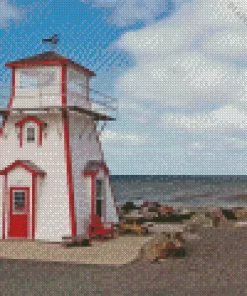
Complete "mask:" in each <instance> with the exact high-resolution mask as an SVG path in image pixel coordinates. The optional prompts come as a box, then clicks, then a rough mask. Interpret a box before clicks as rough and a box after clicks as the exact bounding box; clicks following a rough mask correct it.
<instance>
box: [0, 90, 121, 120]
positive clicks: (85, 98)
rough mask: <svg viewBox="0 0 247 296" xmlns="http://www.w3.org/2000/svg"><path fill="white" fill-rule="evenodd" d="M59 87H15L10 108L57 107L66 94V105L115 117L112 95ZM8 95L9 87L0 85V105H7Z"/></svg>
mask: <svg viewBox="0 0 247 296" xmlns="http://www.w3.org/2000/svg"><path fill="white" fill-rule="evenodd" d="M52 88H53V91H52ZM55 88H57V91H54V89H55ZM60 89H61V85H52V86H44V87H43V88H34V87H32V88H23V87H15V95H14V99H13V105H12V108H42V107H49V106H52V107H55V106H58V107H59V106H61V102H62V96H63V95H66V97H67V105H68V106H77V107H81V108H85V109H88V110H90V111H94V112H98V113H101V114H102V113H103V114H106V115H108V116H111V117H113V118H116V117H117V114H118V100H117V99H116V98H113V97H112V96H109V95H106V94H103V93H101V92H100V91H98V90H95V89H93V88H88V87H82V92H81V93H79V92H76V91H73V90H70V89H68V90H67V92H66V93H65V94H63V93H62V91H61V90H60ZM10 97H11V90H10V87H9V86H3V85H0V106H1V107H7V105H8V102H9V100H10Z"/></svg>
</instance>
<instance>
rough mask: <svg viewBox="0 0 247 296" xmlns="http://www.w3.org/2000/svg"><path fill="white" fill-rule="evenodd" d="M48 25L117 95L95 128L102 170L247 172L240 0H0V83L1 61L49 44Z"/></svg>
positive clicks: (246, 36)
mask: <svg viewBox="0 0 247 296" xmlns="http://www.w3.org/2000/svg"><path fill="white" fill-rule="evenodd" d="M53 33H58V34H60V42H59V44H58V47H57V49H56V50H57V51H58V52H59V53H61V54H62V55H65V56H67V57H69V58H71V59H73V60H74V61H76V62H78V63H80V64H82V65H83V66H85V67H87V68H89V69H91V70H93V71H95V72H96V73H97V76H96V77H95V78H93V79H92V81H91V83H92V87H93V88H95V89H97V90H100V91H102V92H105V93H107V94H109V95H112V96H114V97H116V98H118V105H119V112H118V116H117V120H116V121H115V122H110V123H107V125H106V127H105V129H104V131H103V132H102V134H101V140H102V146H103V149H104V156H105V160H106V162H107V164H108V166H109V168H110V171H111V174H114V175H117V174H120V175H121V174H125V175H133V174H134V175H138V174H140V175H149V174H152V175H163V174H164V175H245V174H246V173H247V119H246V118H247V93H246V92H247V75H246V74H247V71H246V67H247V3H246V2H245V1H244V0H238V1H236V0H233V1H230V0H229V1H228V0H217V1H215V0H207V1H205V0H152V1H150V0H149V1H148V0H72V1H66V0H56V1H54V0H46V1H44V0H43V1H33V0H18V1H17V0H16V1H10V0H0V42H1V46H0V86H1V88H2V90H3V89H7V88H8V87H9V78H10V75H9V74H10V73H9V70H7V69H5V67H4V64H5V62H6V61H9V60H15V59H18V58H22V57H25V56H29V55H32V54H37V53H40V52H42V51H45V50H49V48H48V47H47V45H42V43H41V39H42V38H45V37H49V36H50V35H52V34H53ZM2 93H3V92H2ZM1 104H2V106H6V105H7V97H2V98H1Z"/></svg>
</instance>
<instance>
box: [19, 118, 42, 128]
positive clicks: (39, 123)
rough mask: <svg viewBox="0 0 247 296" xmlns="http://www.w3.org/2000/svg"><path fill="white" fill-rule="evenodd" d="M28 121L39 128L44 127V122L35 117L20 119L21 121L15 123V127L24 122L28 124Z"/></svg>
mask: <svg viewBox="0 0 247 296" xmlns="http://www.w3.org/2000/svg"><path fill="white" fill-rule="evenodd" d="M29 121H33V122H35V123H36V124H37V125H38V126H40V127H42V126H44V124H45V123H44V121H42V120H40V119H39V118H37V117H35V116H26V117H24V118H22V119H21V120H19V121H17V122H16V124H15V125H16V126H22V125H24V124H25V123H26V122H29Z"/></svg>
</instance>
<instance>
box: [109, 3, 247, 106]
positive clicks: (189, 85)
mask: <svg viewBox="0 0 247 296" xmlns="http://www.w3.org/2000/svg"><path fill="white" fill-rule="evenodd" d="M228 3H229V2H228V1H226V0H219V1H218V2H215V1H213V0H208V1H204V0H203V1H202V0H192V1H190V2H188V3H187V4H185V5H183V6H182V7H181V9H180V10H178V11H177V12H176V13H174V15H173V16H171V17H169V18H166V19H164V20H161V21H158V22H156V23H155V24H152V25H150V26H148V27H146V28H142V29H139V30H135V31H129V32H126V33H125V34H123V35H122V36H121V37H120V39H119V40H118V41H117V42H116V43H115V44H114V46H113V47H115V48H117V49H119V50H122V51H124V52H126V53H127V54H128V55H129V56H130V57H131V58H132V59H133V62H134V65H133V67H131V68H130V69H129V70H127V71H126V72H125V73H124V74H123V75H121V76H120V77H119V79H118V81H117V87H116V89H117V92H118V93H119V94H120V95H121V96H129V97H132V98H134V99H135V100H139V101H156V102H159V103H160V106H161V107H162V106H164V107H174V108H179V109H181V108H182V109H194V110H196V109H197V110H198V111H200V109H201V108H203V107H205V106H208V105H215V104H216V105H225V104H231V103H233V102H236V101H241V100H242V101H243V100H244V98H245V97H246V90H245V85H246V79H245V77H246V70H245V69H244V67H242V68H241V67H239V66H238V65H237V62H239V61H243V60H246V59H247V45H246V44H247V42H246V41H247V40H246V36H245V35H246V26H247V24H246V25H245V24H243V23H242V22H241V21H240V20H239V19H238V18H237V17H236V15H234V13H233V12H232V11H231V10H230V9H229V7H228ZM246 8H247V5H246Z"/></svg>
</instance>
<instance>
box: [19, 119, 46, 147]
mask: <svg viewBox="0 0 247 296" xmlns="http://www.w3.org/2000/svg"><path fill="white" fill-rule="evenodd" d="M27 122H34V123H36V124H37V126H38V145H39V146H41V145H42V138H43V131H42V129H43V127H44V125H45V122H44V121H42V120H40V119H39V118H37V117H35V116H26V117H24V118H22V119H21V120H19V121H18V122H16V124H15V126H16V127H19V128H20V147H22V144H23V126H24V125H25V124H26V123H27Z"/></svg>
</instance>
